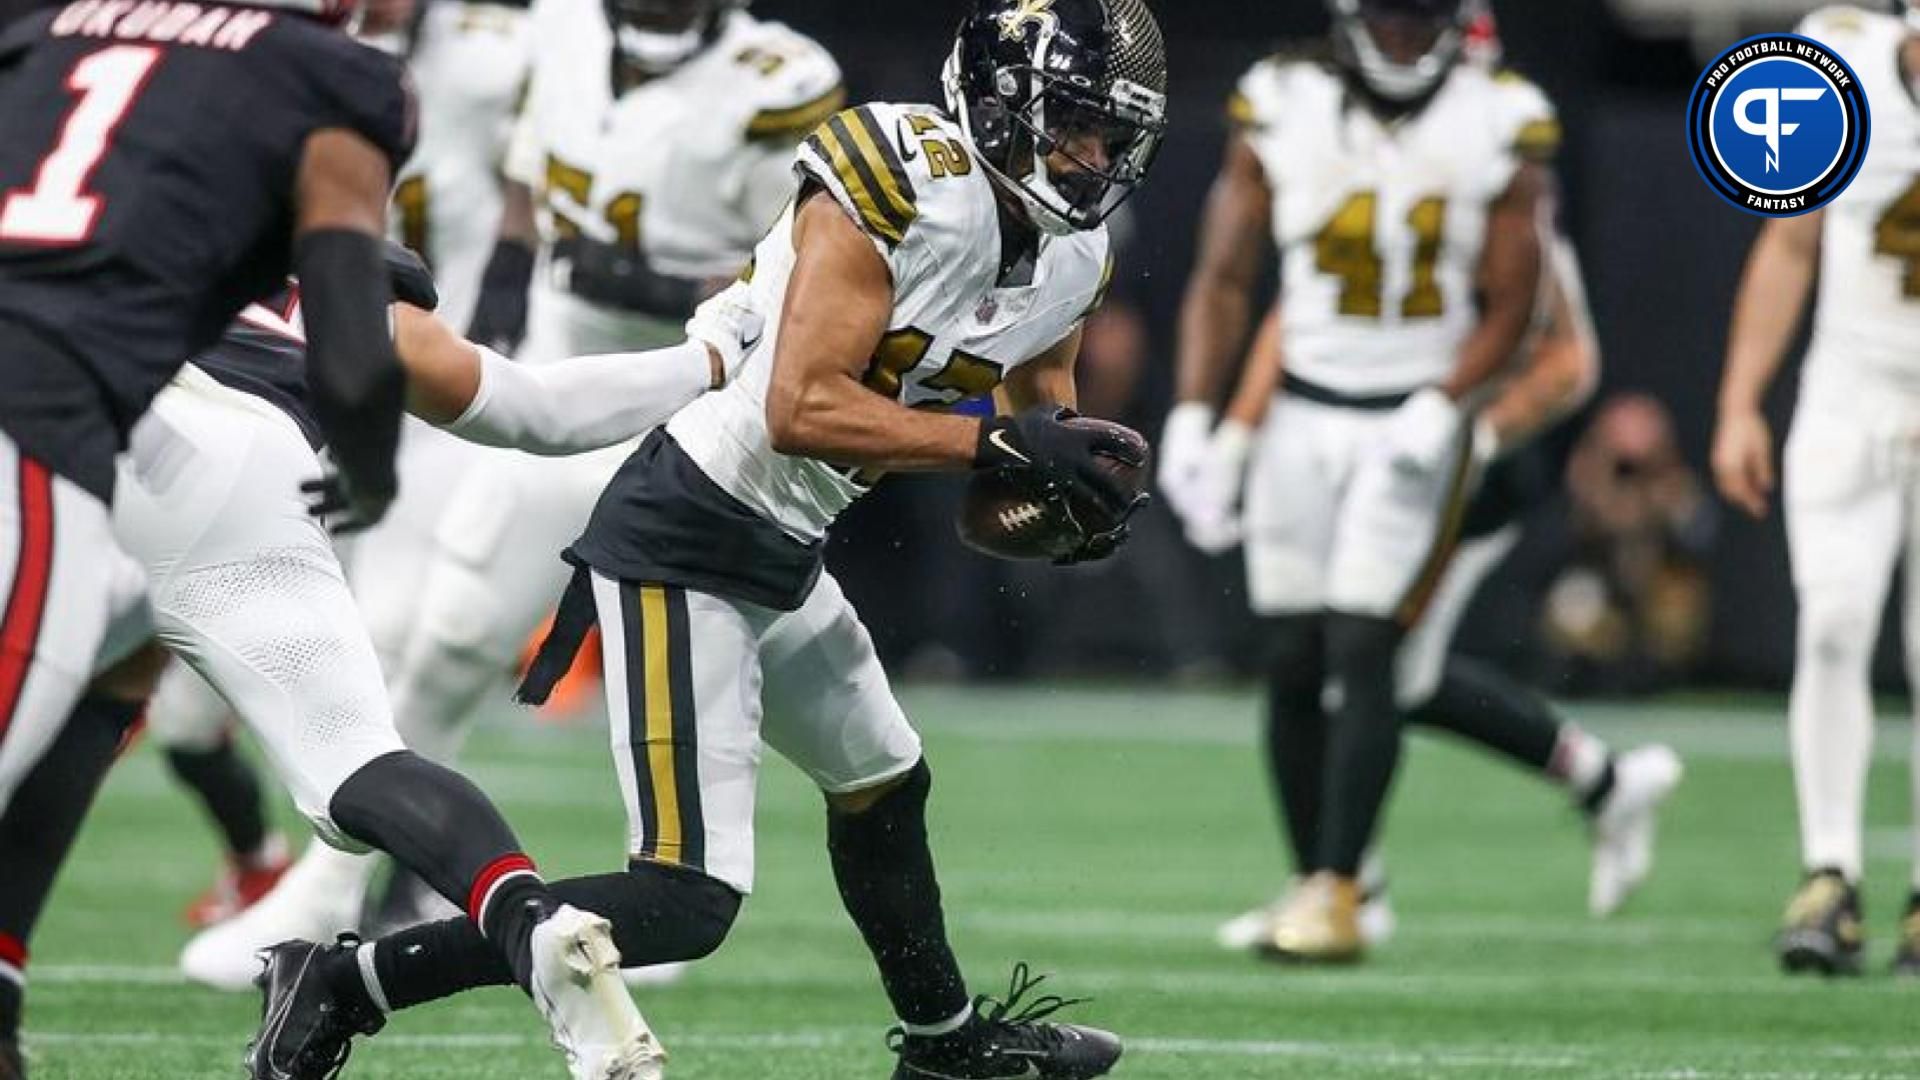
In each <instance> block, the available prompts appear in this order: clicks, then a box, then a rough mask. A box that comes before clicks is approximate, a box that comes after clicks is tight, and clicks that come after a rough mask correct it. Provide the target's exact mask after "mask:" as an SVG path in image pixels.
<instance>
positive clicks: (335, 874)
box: [180, 843, 366, 993]
mask: <svg viewBox="0 0 1920 1080" xmlns="http://www.w3.org/2000/svg"><path fill="white" fill-rule="evenodd" d="M364 859H365V856H359V855H348V854H346V853H344V852H339V851H335V850H333V849H332V848H329V847H327V846H326V845H324V844H319V843H316V844H313V845H311V846H310V847H309V848H308V849H307V853H306V854H304V855H302V856H301V857H300V860H299V861H298V862H296V863H294V864H293V869H291V870H289V871H288V872H287V874H286V876H285V877H283V878H281V879H280V884H279V885H277V886H275V887H274V889H273V891H272V892H269V893H268V894H267V895H266V896H265V897H262V898H261V900H260V902H259V903H257V904H255V905H253V906H252V907H250V908H248V909H247V910H245V911H243V912H241V913H240V914H239V915H237V916H235V917H234V918H232V919H229V920H227V921H226V922H223V923H221V924H219V925H218V926H213V927H209V928H207V929H205V930H202V931H201V932H200V933H199V934H197V935H195V936H194V938H193V940H191V941H189V942H187V947H186V948H185V949H183V950H181V952H180V972H181V974H183V975H185V976H186V977H187V978H188V980H190V981H192V982H196V983H199V984H200V985H202V986H211V987H213V988H214V989H216V990H227V991H232V992H234V993H240V992H243V991H246V990H249V989H251V988H252V987H253V985H254V981H253V980H254V977H255V976H256V975H258V974H259V973H260V952H261V950H262V949H265V948H266V947H268V946H269V945H273V944H275V943H276V942H281V941H293V940H304V941H324V940H327V939H329V938H331V937H333V935H334V934H336V933H338V932H340V931H342V930H350V929H352V928H353V927H354V925H355V921H356V920H357V919H358V917H359V914H360V900H361V896H362V895H363V892H364V890H365V888H366V876H365V871H364Z"/></svg>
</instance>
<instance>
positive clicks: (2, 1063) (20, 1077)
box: [0, 1039, 27, 1080]
mask: <svg viewBox="0 0 1920 1080" xmlns="http://www.w3.org/2000/svg"><path fill="white" fill-rule="evenodd" d="M0 1080H27V1062H26V1059H25V1058H22V1057H21V1056H20V1044H19V1043H18V1042H15V1041H14V1040H12V1039H0Z"/></svg>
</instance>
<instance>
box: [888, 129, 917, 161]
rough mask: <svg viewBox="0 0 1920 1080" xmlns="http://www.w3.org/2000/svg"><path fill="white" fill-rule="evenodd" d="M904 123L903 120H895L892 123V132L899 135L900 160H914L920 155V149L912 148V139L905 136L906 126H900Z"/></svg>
mask: <svg viewBox="0 0 1920 1080" xmlns="http://www.w3.org/2000/svg"><path fill="white" fill-rule="evenodd" d="M905 123H906V121H905V120H896V121H894V125H893V130H894V133H895V134H896V135H899V136H900V139H899V144H900V160H901V161H915V160H917V159H918V158H919V157H920V151H918V150H915V149H914V148H913V143H914V140H912V139H909V138H907V137H906V135H907V132H906V128H905V127H903V126H902V125H904V124H905Z"/></svg>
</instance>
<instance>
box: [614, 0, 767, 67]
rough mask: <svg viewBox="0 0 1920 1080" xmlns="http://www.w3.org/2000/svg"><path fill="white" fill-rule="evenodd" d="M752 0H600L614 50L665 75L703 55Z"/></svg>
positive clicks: (637, 65) (637, 64) (624, 57)
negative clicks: (734, 15)
mask: <svg viewBox="0 0 1920 1080" xmlns="http://www.w3.org/2000/svg"><path fill="white" fill-rule="evenodd" d="M748 2H749V0H601V7H602V8H603V9H605V11H606V13H607V25H608V26H609V27H611V28H612V29H613V50H614V52H615V53H616V54H618V55H619V57H620V59H622V60H624V61H626V63H627V64H628V65H629V66H631V67H632V68H633V69H634V70H636V71H639V72H640V73H641V74H643V75H655V76H657V75H665V74H668V73H669V72H671V71H673V70H674V69H675V68H678V67H679V66H680V65H682V64H684V63H686V62H687V61H689V60H691V59H693V58H694V57H696V56H698V55H700V53H701V52H703V51H705V49H706V48H707V46H709V45H711V44H713V41H714V39H715V38H717V37H719V36H720V31H721V30H723V29H725V28H726V25H727V16H728V15H729V14H731V13H732V12H733V11H735V10H736V9H739V8H744V7H746V6H747V4H748Z"/></svg>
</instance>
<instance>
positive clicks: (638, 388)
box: [394, 304, 728, 455]
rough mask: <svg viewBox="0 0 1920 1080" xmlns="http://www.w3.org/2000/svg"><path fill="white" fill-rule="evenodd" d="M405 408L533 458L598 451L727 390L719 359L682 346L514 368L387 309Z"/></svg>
mask: <svg viewBox="0 0 1920 1080" xmlns="http://www.w3.org/2000/svg"><path fill="white" fill-rule="evenodd" d="M394 342H395V346H396V348H397V349H398V351H399V354H400V361H401V363H402V364H403V365H404V366H405V368H406V372H407V408H408V410H409V411H410V412H412V413H413V414H414V415H415V416H418V417H419V418H420V419H422V420H425V421H427V422H428V423H430V424H434V425H436V426H438V427H443V428H445V429H447V430H448V431H450V432H452V433H453V434H455V435H458V436H460V437H461V438H463V439H466V440H468V441H469V442H476V443H481V444H483V445H486V446H502V447H509V448H513V449H518V450H525V451H527V452H528V453H533V454H547V455H563V454H578V453H584V452H586V451H588V450H597V449H599V448H601V447H603V446H612V445H614V444H615V443H620V442H625V441H626V440H628V439H631V438H635V437H636V436H639V435H641V434H644V433H645V432H647V431H649V430H651V429H652V428H654V427H656V426H658V425H659V424H661V423H663V422H665V421H666V420H667V418H669V417H671V416H672V415H673V414H674V413H676V412H678V411H679V410H680V409H681V408H682V407H684V406H685V405H686V404H687V403H688V402H690V401H692V400H693V399H694V398H696V397H699V396H700V395H701V394H703V393H706V392H707V391H708V390H711V389H718V388H719V387H721V386H723V385H725V383H726V379H727V371H728V365H727V364H726V363H725V362H724V361H723V359H722V355H721V351H720V350H719V349H716V348H714V347H712V346H710V345H707V344H705V343H703V342H699V341H687V342H683V343H681V344H679V345H675V346H672V347H670V348H665V349H655V350H652V351H650V352H645V353H617V354H612V355H607V356H580V357H575V358H573V359H571V360H562V361H559V362H558V363H553V364H541V365H525V364H516V363H514V362H513V361H511V360H508V359H506V358H505V357H503V356H501V355H500V354H499V353H496V352H494V351H493V350H492V349H488V348H486V347H484V346H481V345H475V344H474V343H473V342H470V341H467V340H466V339H464V338H462V337H460V336H459V335H458V334H456V333H454V332H453V330H452V329H451V328H450V327H448V326H447V325H446V324H445V323H443V322H441V321H440V320H439V319H437V318H435V317H434V316H433V315H432V314H431V313H429V312H426V311H422V310H421V309H419V308H416V307H413V306H411V305H408V304H396V305H394Z"/></svg>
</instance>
